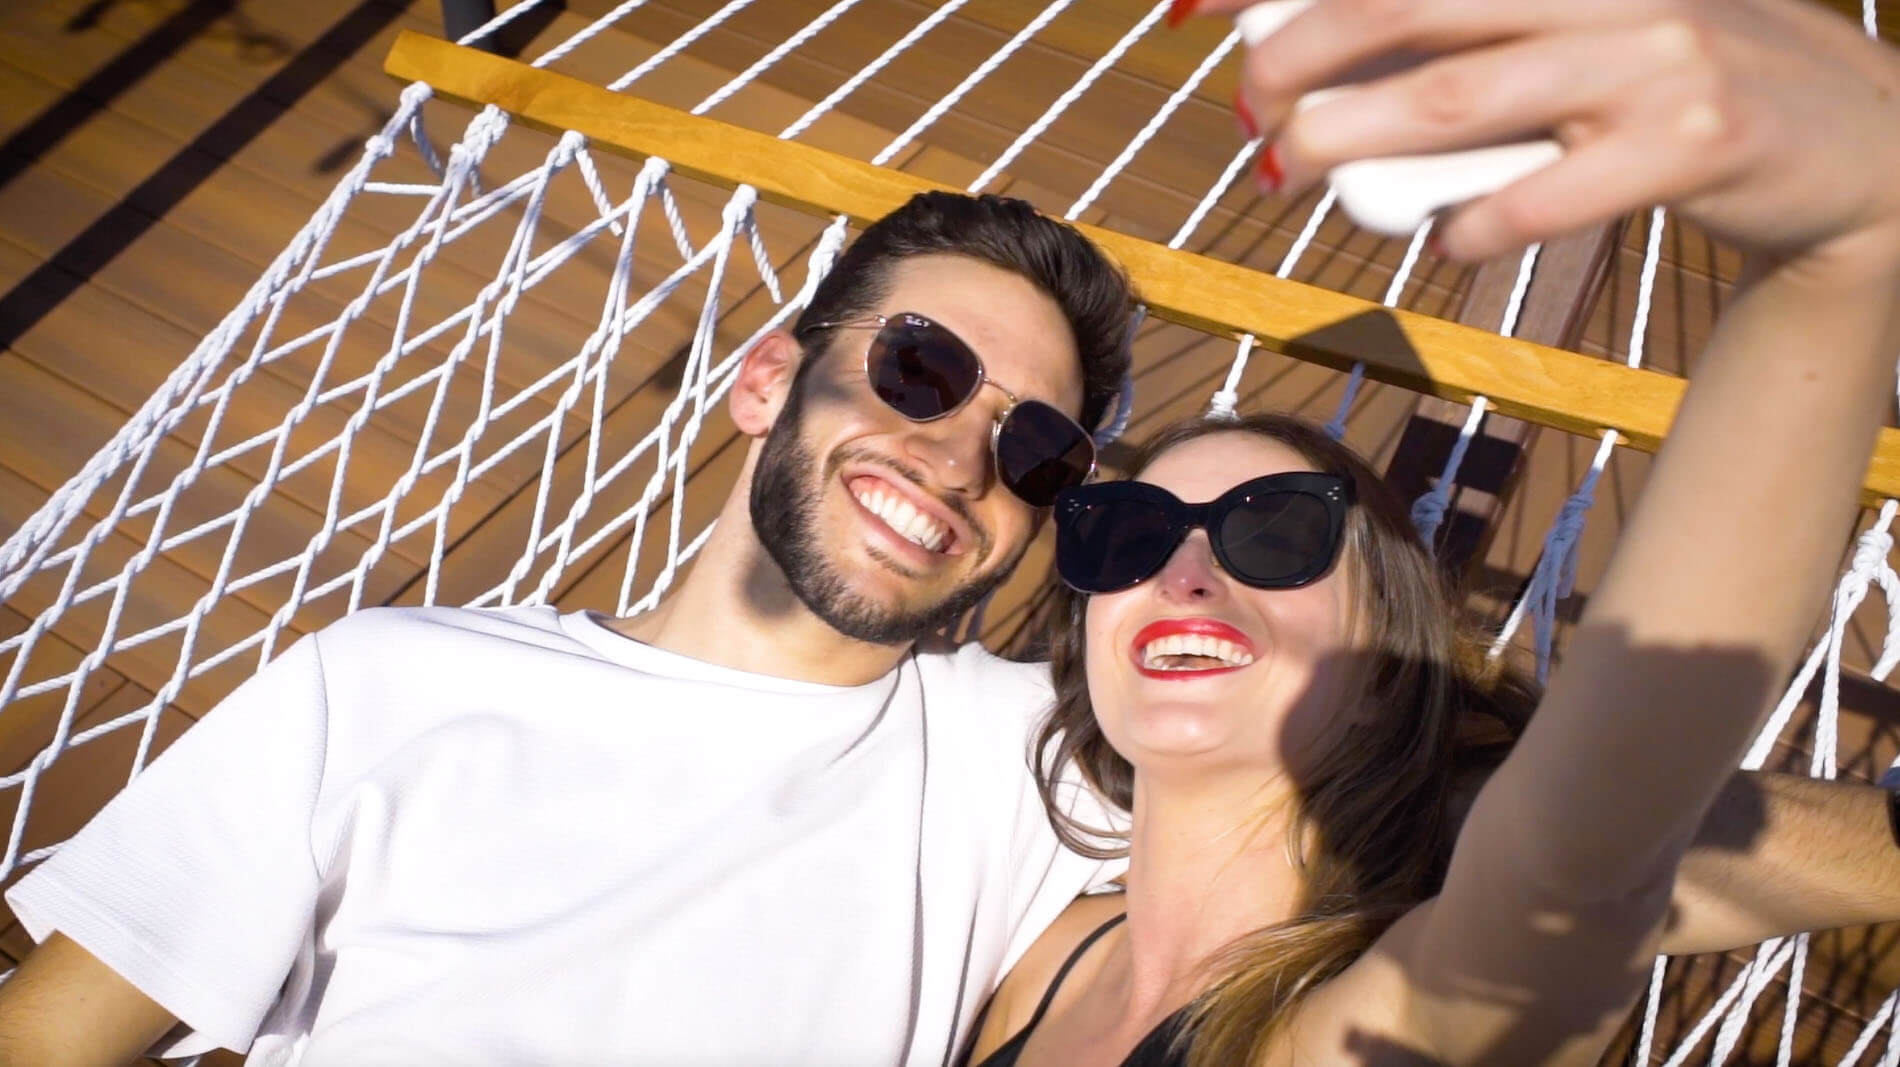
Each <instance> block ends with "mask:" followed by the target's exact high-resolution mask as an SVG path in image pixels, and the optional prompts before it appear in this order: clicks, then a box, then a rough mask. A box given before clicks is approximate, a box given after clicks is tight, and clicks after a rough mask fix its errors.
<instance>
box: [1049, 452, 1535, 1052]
mask: <svg viewBox="0 0 1900 1067" xmlns="http://www.w3.org/2000/svg"><path fill="white" fill-rule="evenodd" d="M1227 433H1236V434H1252V435H1255V436H1258V437H1264V438H1268V439H1270V440H1273V441H1277V442H1279V443H1280V444H1282V445H1285V446H1286V447H1288V448H1290V449H1292V450H1293V451H1294V452H1296V453H1298V454H1299V455H1300V456H1302V457H1303V458H1304V459H1305V460H1306V461H1307V462H1308V463H1310V464H1311V465H1312V467H1313V469H1315V470H1318V471H1322V472H1325V473H1330V474H1336V475H1339V476H1341V477H1345V478H1350V479H1351V480H1352V481H1353V483H1354V489H1355V491H1356V503H1355V504H1354V505H1353V507H1352V509H1351V512H1350V514H1349V517H1348V519H1347V524H1346V542H1345V548H1344V551H1343V552H1342V553H1341V562H1340V566H1342V567H1346V568H1349V570H1348V575H1349V579H1350V581H1351V584H1352V588H1353V592H1354V595H1353V603H1352V611H1353V616H1352V617H1353V619H1354V622H1355V625H1356V626H1358V627H1359V628H1360V632H1361V633H1362V634H1364V635H1365V637H1366V639H1367V641H1366V644H1367V648H1368V649H1369V651H1368V653H1367V660H1366V663H1365V665H1364V670H1363V671H1361V672H1359V675H1360V676H1359V678H1358V679H1357V686H1356V690H1357V691H1356V694H1355V695H1356V698H1357V699H1358V700H1360V701H1362V702H1363V704H1362V705H1361V706H1362V707H1364V708H1367V709H1369V710H1370V717H1369V718H1368V719H1367V720H1366V723H1365V725H1363V726H1359V727H1355V728H1353V729H1352V731H1351V733H1350V734H1348V735H1347V736H1346V738H1345V740H1344V741H1343V742H1342V743H1338V744H1335V745H1333V746H1332V749H1331V751H1329V752H1326V753H1324V754H1323V755H1322V756H1321V757H1320V759H1319V760H1318V765H1317V766H1316V767H1315V768H1313V769H1312V770H1311V772H1310V773H1303V774H1302V779H1303V780H1302V782H1301V783H1300V795H1299V797H1298V799H1297V801H1296V807H1295V810H1294V812H1293V813H1292V814H1293V818H1292V819H1291V820H1290V826H1289V833H1290V838H1289V841H1288V854H1289V856H1292V857H1294V858H1295V860H1296V861H1297V862H1298V863H1299V865H1300V871H1301V875H1302V879H1303V881H1304V885H1305V894H1304V899H1303V900H1302V901H1301V902H1300V906H1301V910H1300V912H1299V914H1298V916H1297V917H1296V918H1294V919H1292V920H1290V921H1288V922H1283V923H1278V924H1276V925H1273V926H1268V927H1265V928H1263V929H1260V930H1256V931H1254V932H1253V933H1251V934H1248V935H1246V936H1244V937H1241V938H1238V939H1236V940H1235V941H1234V942H1232V943H1231V944H1229V945H1228V946H1227V947H1226V948H1225V949H1223V950H1222V951H1221V952H1220V953H1219V954H1217V955H1216V956H1215V957H1214V958H1213V959H1212V960H1211V961H1209V965H1208V986H1207V988H1206V991H1205V992H1203V993H1202V994H1201V995H1200V996H1199V997H1197V998H1196V1000H1195V1001H1194V1003H1193V1004H1192V1005H1191V1007H1190V1012H1189V1015H1190V1025H1189V1026H1188V1027H1187V1028H1185V1030H1184V1031H1183V1034H1184V1038H1183V1039H1184V1040H1186V1041H1188V1042H1190V1045H1189V1062H1190V1063H1191V1064H1192V1065H1194V1067H1231V1065H1233V1064H1247V1063H1260V1062H1263V1061H1264V1059H1265V1055H1266V1052H1267V1050H1268V1047H1269V1044H1270V1042H1271V1041H1272V1039H1273V1037H1274V1036H1275V1034H1277V1033H1278V1032H1279V1031H1280V1030H1281V1028H1282V1027H1283V1025H1284V1024H1285V1023H1286V1021H1287V1019H1288V1018H1289V1017H1290V1016H1291V1014H1292V1012H1293V1010H1294V1009H1295V1008H1296V1007H1297V1006H1298V1004H1299V1003H1300V1001H1301V1000H1302V998H1304V997H1305V996H1306V994H1308V993H1310V992H1311V991H1312V990H1313V989H1314V988H1316V987H1317V986H1318V985H1319V984H1320V983H1322V982H1325V981H1326V980H1327V979H1330V978H1332V977H1333V976H1335V975H1337V974H1339V973H1340V972H1341V971H1343V970H1345V969H1346V967H1347V966H1349V965H1350V964H1351V963H1352V962H1353V961H1354V960H1357V959H1358V958H1359V956H1360V955H1361V954H1362V953H1364V952H1365V950H1366V949H1367V948H1368V947H1370V946H1371V944H1372V943H1373V942H1374V941H1375V940H1377V939H1378V937H1379V936H1380V935H1381V934H1383V933H1384V932H1385V930H1386V929H1387V928H1388V927H1389V926H1391V925H1392V923H1393V922H1394V921H1396V920H1397V919H1398V918H1399V917H1400V916H1402V915H1404V914H1405V913H1406V912H1407V911H1409V910H1411V909H1412V908H1413V907H1415V906H1417V905H1418V904H1420V903H1421V902H1423V901H1425V900H1427V899H1430V898H1431V897H1432V896H1433V895H1435V894H1436V893H1437V892H1438V890H1439V887H1440V885H1441V884H1442V883H1443V881H1444V877H1445V868H1446V866H1447V864H1448V863H1449V860H1450V856H1451V846H1452V844H1453V842H1454V841H1455V840H1456V837H1457V831H1458V823H1459V821H1460V820H1461V819H1462V817H1463V812H1464V810H1465V808H1466V807H1467V806H1468V805H1469V802H1470V799H1471V796H1472V794H1474V793H1475V792H1476V789H1477V787H1478V785H1480V784H1481V783H1482V781H1483V779H1484V778H1485V777H1486V776H1488V775H1489V773H1490V771H1491V770H1493V769H1495V767H1496V766H1497V764H1498V763H1499V762H1501V761H1502V759H1503V757H1504V755H1505V753H1507V752H1508V751H1509V749H1510V746H1511V744H1512V743H1513V742H1514V741H1515V740H1516V738H1517V736H1518V735H1519V734H1520V733H1521V732H1522V730H1523V727H1524V724H1525V723H1526V722H1527V721H1528V719H1529V716H1530V712H1531V710H1532V709H1533V708H1534V707H1535V704H1536V701H1537V697H1538V693H1537V691H1536V688H1535V686H1534V685H1533V684H1532V683H1531V682H1530V680H1529V678H1528V677H1527V675H1525V674H1524V673H1523V672H1521V671H1519V670H1516V669H1514V668H1510V667H1506V666H1504V665H1503V661H1502V660H1497V661H1494V660H1492V659H1490V658H1489V657H1488V656H1487V652H1488V649H1489V637H1488V635H1487V634H1486V633H1485V632H1484V631H1483V630H1482V629H1480V627H1479V626H1478V625H1477V624H1476V622H1475V621H1474V620H1472V619H1471V618H1470V617H1468V616H1467V615H1466V614H1465V613H1464V612H1463V611H1462V610H1461V609H1460V608H1459V606H1458V604H1457V602H1456V601H1455V600H1454V598H1453V595H1452V590H1451V588H1450V585H1449V583H1448V582H1447V580H1446V579H1445V577H1444V575H1443V573H1442V571H1441V570H1440V568H1439V567H1438V564H1437V562H1436V561H1435V560H1434V559H1433V558H1432V556H1431V553H1430V551H1429V550H1428V549H1427V548H1426V546H1425V545H1423V544H1422V543H1421V542H1420V541H1419V538H1418V535H1417V533H1416V532H1415V531H1414V529H1413V526H1412V522H1411V517H1410V515H1409V514H1408V512H1407V510H1406V507H1405V504H1404V502H1403V501H1401V500H1400V499H1399V498H1398V497H1397V495H1396V494H1394V493H1393V492H1392V490H1391V489H1390V488H1389V487H1387V486H1386V484H1385V483H1384V481H1383V480H1382V479H1381V478H1380V477H1379V474H1378V472H1377V471H1375V470H1373V469H1372V467H1371V466H1369V465H1368V464H1367V463H1366V462H1365V461H1364V460H1362V459H1360V458H1359V457H1358V455H1356V454H1355V453H1354V452H1353V451H1352V450H1351V449H1349V448H1347V447H1346V446H1345V445H1343V444H1340V443H1339V442H1337V441H1335V440H1333V439H1332V438H1331V437H1329V436H1327V435H1326V434H1325V433H1324V432H1322V431H1320V430H1319V429H1317V428H1315V427H1313V426H1311V425H1310V424H1308V423H1306V422H1303V421H1301V420H1299V419H1296V418H1292V417H1289V416H1283V415H1250V416H1245V417H1242V418H1238V419H1222V418H1206V417H1202V418H1195V419H1189V420H1186V421H1183V422H1178V423H1175V424H1173V425H1171V426H1169V427H1167V428H1165V429H1163V430H1162V431H1161V432H1160V433H1158V434H1157V435H1155V436H1154V437H1152V438H1150V439H1149V441H1148V442H1147V443H1146V444H1145V445H1144V446H1142V448H1141V449H1139V450H1138V451H1137V453H1136V454H1135V456H1134V458H1133V460H1132V462H1131V464H1130V472H1129V476H1130V477H1138V476H1139V475H1140V473H1141V472H1142V471H1143V470H1144V469H1146V468H1147V467H1148V466H1149V465H1150V464H1151V463H1153V462H1154V461H1155V460H1156V459H1157V458H1158V457H1160V456H1161V455H1162V454H1163V453H1165V452H1167V451H1169V450H1170V449H1173V448H1175V447H1177V446H1179V445H1181V444H1183V443H1185V442H1187V441H1191V440H1194V439H1196V438H1200V437H1206V436H1208V435H1211V434H1227ZM1055 596H1056V598H1057V600H1056V602H1055V603H1054V604H1053V605H1051V607H1052V610H1051V612H1050V616H1049V617H1050V618H1052V619H1053V620H1054V621H1055V624H1056V629H1057V632H1056V633H1055V634H1053V635H1052V637H1051V646H1050V659H1051V667H1052V669H1053V671H1054V676H1055V692H1056V702H1055V707H1054V708H1053V710H1052V711H1051V712H1050V714H1049V716H1048V718H1047V719H1046V720H1044V722H1043V724H1042V726H1041V728H1040V729H1039V730H1038V732H1037V735H1036V738H1035V741H1034V748H1033V751H1032V760H1031V762H1032V764H1033V765H1034V770H1035V774H1036V781H1037V784H1038V787H1039V788H1040V790H1041V792H1042V798H1043V804H1044V806H1045V808H1046V809H1047V810H1048V811H1049V813H1050V819H1051V821H1052V822H1053V823H1054V824H1055V827H1056V832H1057V833H1058V834H1060V835H1061V836H1062V838H1063V840H1064V841H1065V842H1066V843H1068V845H1069V846H1070V847H1071V848H1074V849H1076V850H1077V851H1080V852H1082V853H1084V854H1086V855H1093V856H1098V857H1107V856H1110V855H1114V854H1116V853H1117V852H1120V851H1125V850H1124V849H1117V848H1112V847H1105V845H1104V841H1110V842H1112V841H1113V840H1114V839H1115V837H1116V835H1115V834H1113V833H1112V832H1110V831H1108V830H1107V829H1106V828H1103V827H1091V826H1083V825H1080V824H1078V823H1077V822H1075V821H1074V820H1073V819H1072V818H1070V817H1069V816H1068V815H1067V814H1065V812H1066V808H1065V806H1064V805H1062V804H1060V803H1058V785H1057V783H1058V781H1059V778H1060V772H1061V769H1062V768H1064V767H1065V766H1067V764H1068V763H1069V761H1071V760H1073V761H1074V762H1075V764H1076V766H1077V767H1078V768H1079V769H1080V770H1081V772H1082V775H1083V776H1084V778H1085V779H1086V780H1087V781H1088V782H1089V783H1090V784H1091V785H1092V786H1093V787H1094V788H1095V789H1096V790H1097V791H1098V792H1099V793H1100V794H1101V795H1102V796H1103V797H1105V798H1107V799H1108V800H1109V801H1110V802H1112V803H1113V804H1115V805H1117V806H1119V807H1120V808H1121V809H1122V810H1123V811H1127V810H1129V809H1130V808H1131V806H1132V804H1133V800H1134V780H1135V774H1134V768H1132V767H1131V766H1129V764H1128V762H1127V761H1126V760H1124V759H1122V757H1121V756H1120V755H1119V754H1118V753H1116V751H1115V750H1114V749H1113V748H1112V747H1111V746H1110V745H1109V743H1108V740H1107V739H1106V738H1105V737H1104V736H1103V735H1102V731H1101V728H1100V727H1099V726H1098V725H1097V724H1096V721H1095V714H1094V711H1093V709H1092V708H1091V706H1090V704H1089V695H1088V670H1087V663H1086V660H1085V654H1086V650H1085V648H1084V636H1083V626H1082V614H1083V607H1084V605H1085V604H1086V598H1084V597H1082V596H1080V595H1078V594H1075V593H1073V592H1071V591H1070V590H1068V589H1066V588H1063V589H1059V590H1057V591H1056V593H1055Z"/></svg>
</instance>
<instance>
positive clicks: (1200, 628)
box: [1128, 619, 1256, 681]
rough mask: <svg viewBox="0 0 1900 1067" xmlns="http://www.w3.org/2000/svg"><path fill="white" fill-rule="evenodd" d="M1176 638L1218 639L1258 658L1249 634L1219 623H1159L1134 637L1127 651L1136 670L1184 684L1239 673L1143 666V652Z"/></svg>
mask: <svg viewBox="0 0 1900 1067" xmlns="http://www.w3.org/2000/svg"><path fill="white" fill-rule="evenodd" d="M1176 634H1191V635H1193V636H1195V637H1212V638H1217V639H1219V640H1222V641H1228V642H1232V643H1233V644H1235V645H1238V646H1239V647H1240V649H1241V650H1242V651H1243V652H1245V653H1247V655H1249V656H1254V655H1256V653H1255V652H1254V647H1253V642H1252V641H1251V640H1249V639H1248V637H1247V635H1246V634H1244V633H1241V632H1240V631H1239V630H1238V629H1235V628H1234V627H1232V626H1229V625H1228V624H1226V623H1224V622H1221V621H1220V620H1219V619H1156V620H1155V621H1154V622H1151V623H1149V624H1148V625H1146V626H1143V627H1142V628H1141V629H1140V630H1139V631H1137V632H1136V633H1135V640H1134V642H1133V643H1132V644H1131V645H1130V647H1129V649H1128V655H1129V658H1130V659H1131V660H1133V661H1134V664H1135V669H1136V670H1137V671H1139V672H1141V675H1142V676H1143V677H1144V678H1160V679H1164V680H1168V681H1181V680H1183V679H1187V678H1206V677H1208V676H1209V675H1214V674H1227V673H1230V672H1232V671H1237V670H1239V669H1240V667H1239V666H1232V667H1210V668H1207V669H1206V670H1191V671H1161V670H1155V669H1154V668H1152V667H1149V666H1147V665H1146V664H1145V663H1143V662H1142V656H1141V650H1142V649H1144V648H1146V647H1148V645H1150V644H1151V643H1153V642H1155V641H1159V640H1160V639H1162V638H1164V637H1173V636H1175V635H1176Z"/></svg>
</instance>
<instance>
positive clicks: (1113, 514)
mask: <svg viewBox="0 0 1900 1067" xmlns="http://www.w3.org/2000/svg"><path fill="white" fill-rule="evenodd" d="M1126 484H1128V483H1110V485H1111V486H1112V487H1117V488H1118V487H1119V486H1121V485H1126ZM1090 488H1094V487H1093V486H1091V487H1090ZM1086 492H1087V490H1083V493H1086ZM1179 543H1180V535H1179V533H1178V532H1177V531H1176V529H1175V527H1174V524H1173V522H1172V521H1171V516H1170V512H1169V510H1168V508H1167V507H1165V506H1164V505H1162V504H1160V503H1158V502H1156V501H1150V500H1131V499H1127V498H1125V497H1122V498H1116V499H1106V500H1104V499H1095V500H1090V499H1088V498H1086V497H1082V496H1080V495H1078V496H1070V497H1066V498H1065V499H1064V500H1063V502H1062V503H1061V504H1060V505H1059V506H1058V507H1057V508H1056V573H1057V574H1058V575H1060V576H1061V578H1062V580H1063V581H1065V582H1067V583H1069V585H1070V586H1072V587H1074V588H1075V589H1077V590H1080V591H1081V592H1084V593H1112V592H1114V591H1116V590H1118V589H1126V588H1128V587H1129V586H1131V585H1134V584H1135V583H1137V582H1139V581H1141V580H1142V579H1144V578H1147V577H1148V576H1149V575H1151V574H1153V573H1154V572H1155V571H1157V570H1159V569H1161V566H1162V564H1164V563H1166V562H1167V561H1168V556H1169V555H1171V554H1172V553H1173V552H1174V548H1175V545H1177V544H1179Z"/></svg>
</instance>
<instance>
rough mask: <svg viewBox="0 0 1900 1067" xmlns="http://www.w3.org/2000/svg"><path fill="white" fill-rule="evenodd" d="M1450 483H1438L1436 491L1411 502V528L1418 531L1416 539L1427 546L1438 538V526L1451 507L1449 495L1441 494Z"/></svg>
mask: <svg viewBox="0 0 1900 1067" xmlns="http://www.w3.org/2000/svg"><path fill="white" fill-rule="evenodd" d="M1449 485H1450V483H1448V482H1441V483H1439V488H1438V489H1433V490H1432V491H1431V492H1428V493H1425V494H1423V495H1421V496H1420V497H1419V498H1418V499H1417V500H1414V501H1412V526H1413V527H1414V528H1415V529H1417V530H1418V539H1419V540H1421V541H1423V542H1425V544H1426V545H1427V546H1429V545H1430V544H1431V543H1432V542H1433V541H1434V540H1436V539H1437V537H1438V526H1439V524H1440V523H1442V522H1444V521H1445V512H1446V511H1447V510H1449V509H1450V507H1451V494H1450V493H1449V492H1441V490H1444V489H1447V488H1448V487H1449Z"/></svg>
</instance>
